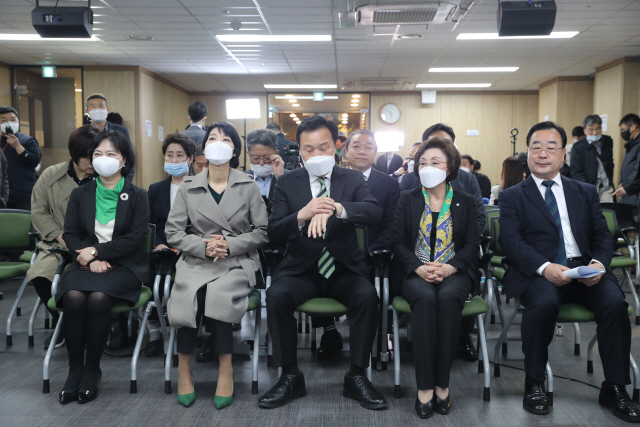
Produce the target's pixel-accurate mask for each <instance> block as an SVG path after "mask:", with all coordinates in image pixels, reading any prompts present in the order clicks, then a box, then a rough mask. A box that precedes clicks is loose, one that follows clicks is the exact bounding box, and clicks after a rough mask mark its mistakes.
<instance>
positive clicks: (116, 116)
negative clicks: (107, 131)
mask: <svg viewBox="0 0 640 427" xmlns="http://www.w3.org/2000/svg"><path fill="white" fill-rule="evenodd" d="M107 121H108V122H109V123H113V124H114V125H120V126H122V116H121V115H120V113H109V114H107Z"/></svg>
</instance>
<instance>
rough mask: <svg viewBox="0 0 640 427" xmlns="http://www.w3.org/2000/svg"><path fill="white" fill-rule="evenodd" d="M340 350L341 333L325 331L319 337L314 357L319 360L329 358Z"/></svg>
mask: <svg viewBox="0 0 640 427" xmlns="http://www.w3.org/2000/svg"><path fill="white" fill-rule="evenodd" d="M341 352H342V335H340V332H338V331H334V332H325V333H324V334H322V338H320V347H318V351H317V352H316V357H317V358H318V359H320V360H326V359H331V358H333V357H334V356H337V355H339V354H340V353H341Z"/></svg>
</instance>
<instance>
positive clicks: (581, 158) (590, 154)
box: [570, 135, 615, 188]
mask: <svg viewBox="0 0 640 427" xmlns="http://www.w3.org/2000/svg"><path fill="white" fill-rule="evenodd" d="M600 141H601V144H602V154H600V157H602V160H603V162H602V166H603V167H604V171H605V173H606V174H607V177H608V178H609V184H611V188H614V187H615V185H614V183H613V166H614V165H613V140H612V139H611V137H610V136H607V135H602V139H601V140H600ZM596 153H597V151H596V148H595V147H593V146H592V144H589V141H587V140H586V139H582V140H580V141H578V142H576V143H575V144H573V148H572V149H571V163H570V167H571V178H572V179H575V180H576V181H580V182H586V183H587V184H591V185H596V182H597V181H598V156H597V155H596Z"/></svg>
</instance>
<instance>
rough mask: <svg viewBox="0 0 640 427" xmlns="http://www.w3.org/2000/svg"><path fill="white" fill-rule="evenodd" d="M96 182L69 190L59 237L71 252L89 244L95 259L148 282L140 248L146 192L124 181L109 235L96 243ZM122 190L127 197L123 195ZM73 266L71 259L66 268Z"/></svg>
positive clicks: (145, 218)
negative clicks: (95, 255) (129, 271)
mask: <svg viewBox="0 0 640 427" xmlns="http://www.w3.org/2000/svg"><path fill="white" fill-rule="evenodd" d="M96 186H97V182H96V181H92V182H90V183H89V184H86V185H83V186H82V187H78V188H75V189H74V190H73V191H72V192H71V196H70V197H69V204H68V205H67V213H66V215H65V218H64V233H63V234H62V239H63V240H64V242H65V243H66V245H67V248H69V251H70V252H71V253H72V254H73V255H74V256H75V255H77V254H76V250H78V249H84V248H86V247H90V246H93V247H95V248H96V250H97V251H98V259H99V260H102V261H109V263H111V264H114V263H115V264H116V265H119V266H122V267H126V268H128V269H129V270H131V272H132V273H133V274H135V275H136V277H137V278H138V280H140V282H142V283H148V282H149V280H150V279H151V275H150V272H149V261H148V259H147V254H146V250H145V248H143V245H144V243H145V240H146V238H147V233H148V230H149V201H148V200H147V192H146V191H145V190H143V189H142V188H139V187H136V186H135V185H133V184H131V183H130V182H128V181H125V183H124V187H123V188H122V192H121V193H120V197H119V198H118V204H117V207H116V220H115V226H114V229H113V239H112V240H111V241H110V242H106V243H98V238H97V237H96V233H95V218H96ZM124 194H127V195H128V197H123V195H124ZM124 199H126V200H124ZM76 268H80V263H78V261H77V260H75V259H74V261H73V262H72V263H71V265H70V266H69V268H68V269H67V270H66V272H68V271H70V270H72V269H76ZM66 272H65V274H66Z"/></svg>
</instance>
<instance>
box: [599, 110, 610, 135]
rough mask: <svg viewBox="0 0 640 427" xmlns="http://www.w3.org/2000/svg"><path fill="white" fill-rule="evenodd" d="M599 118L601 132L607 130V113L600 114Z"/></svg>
mask: <svg viewBox="0 0 640 427" xmlns="http://www.w3.org/2000/svg"><path fill="white" fill-rule="evenodd" d="M600 120H602V132H606V131H607V124H608V122H609V115H608V114H600Z"/></svg>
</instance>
